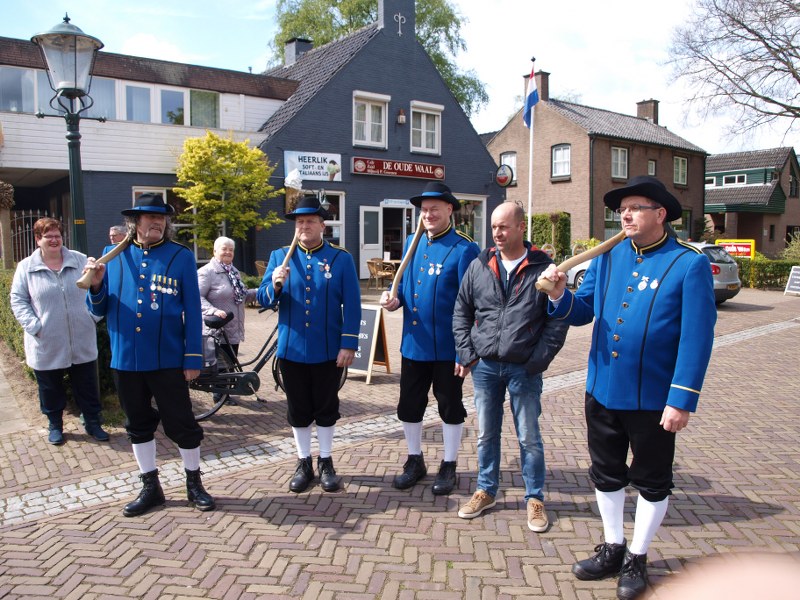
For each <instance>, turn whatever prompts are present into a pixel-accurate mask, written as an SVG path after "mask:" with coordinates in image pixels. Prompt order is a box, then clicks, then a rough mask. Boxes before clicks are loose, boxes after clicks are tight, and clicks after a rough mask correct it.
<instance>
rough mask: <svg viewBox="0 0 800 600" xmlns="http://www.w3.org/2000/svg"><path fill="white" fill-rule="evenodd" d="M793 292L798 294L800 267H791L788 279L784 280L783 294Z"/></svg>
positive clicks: (799, 293) (799, 292)
mask: <svg viewBox="0 0 800 600" xmlns="http://www.w3.org/2000/svg"><path fill="white" fill-rule="evenodd" d="M786 294H793V295H795V296H800V267H797V266H795V267H792V272H791V273H789V281H787V282H786V289H785V290H784V291H783V295H784V296H785V295H786Z"/></svg>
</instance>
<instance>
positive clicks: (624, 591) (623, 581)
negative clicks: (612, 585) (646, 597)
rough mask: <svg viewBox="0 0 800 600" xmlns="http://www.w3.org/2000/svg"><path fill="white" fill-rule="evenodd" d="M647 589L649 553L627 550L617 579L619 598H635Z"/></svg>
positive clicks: (621, 599)
mask: <svg viewBox="0 0 800 600" xmlns="http://www.w3.org/2000/svg"><path fill="white" fill-rule="evenodd" d="M646 590H647V554H631V553H630V552H629V551H626V552H625V560H623V561H622V569H621V570H620V572H619V581H617V598H619V600H634V599H635V598H638V597H639V596H641V595H642V594H644V592H645V591H646Z"/></svg>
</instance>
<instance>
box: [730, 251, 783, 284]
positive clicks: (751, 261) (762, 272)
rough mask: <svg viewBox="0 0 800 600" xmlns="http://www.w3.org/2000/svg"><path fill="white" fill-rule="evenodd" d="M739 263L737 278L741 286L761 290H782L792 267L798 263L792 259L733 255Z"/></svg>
mask: <svg viewBox="0 0 800 600" xmlns="http://www.w3.org/2000/svg"><path fill="white" fill-rule="evenodd" d="M734 260H735V261H736V264H738V265H739V279H741V280H742V286H743V287H750V288H757V289H761V290H774V289H779V290H782V289H784V288H786V282H787V281H789V274H790V273H791V272H792V267H793V266H796V265H797V264H798V262H797V261H792V260H770V259H768V258H740V257H738V256H736V257H734Z"/></svg>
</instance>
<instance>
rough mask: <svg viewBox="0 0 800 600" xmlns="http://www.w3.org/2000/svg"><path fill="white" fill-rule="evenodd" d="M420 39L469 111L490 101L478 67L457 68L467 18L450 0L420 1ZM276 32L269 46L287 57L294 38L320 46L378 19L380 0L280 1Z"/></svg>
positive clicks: (452, 89) (279, 55)
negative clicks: (286, 53)
mask: <svg viewBox="0 0 800 600" xmlns="http://www.w3.org/2000/svg"><path fill="white" fill-rule="evenodd" d="M416 5H417V40H418V41H419V42H420V44H422V47H423V48H425V50H426V52H427V53H428V55H429V56H430V57H431V60H433V63H434V64H435V65H436V68H437V69H438V71H439V73H440V74H441V76H442V78H443V79H444V81H445V83H446V84H447V86H448V87H449V88H450V91H451V92H452V93H453V95H454V96H455V98H456V100H458V103H459V104H460V105H461V107H462V108H463V109H464V112H465V113H467V115H468V116H469V115H472V114H473V113H474V112H476V111H477V110H479V109H480V108H481V107H482V106H484V105H486V104H487V103H488V102H489V95H488V94H487V93H486V89H485V87H484V85H483V83H482V82H481V81H480V80H479V79H478V77H477V75H476V74H475V71H473V70H470V71H463V70H461V69H459V68H458V64H457V60H456V56H457V55H458V52H459V51H462V50H465V49H466V47H467V46H466V43H465V42H464V39H463V38H462V37H461V35H460V33H459V32H460V29H461V26H462V25H463V24H464V22H465V19H464V17H463V16H461V15H460V14H459V13H458V12H457V11H456V9H455V7H454V6H453V5H452V4H450V2H448V0H417V3H416ZM277 16H278V31H277V33H276V34H275V38H274V39H273V40H272V43H271V47H272V50H273V53H274V56H275V59H276V62H280V61H282V60H283V50H284V43H285V42H286V40H289V39H291V38H293V37H301V38H307V39H312V40H314V44H315V45H316V46H322V45H323V44H327V43H328V42H331V41H333V40H335V39H337V38H339V37H342V36H344V35H347V34H350V33H352V32H354V31H356V30H357V29H360V28H361V27H364V26H365V25H369V24H370V23H374V22H375V21H377V19H378V3H377V1H376V0H278V6H277Z"/></svg>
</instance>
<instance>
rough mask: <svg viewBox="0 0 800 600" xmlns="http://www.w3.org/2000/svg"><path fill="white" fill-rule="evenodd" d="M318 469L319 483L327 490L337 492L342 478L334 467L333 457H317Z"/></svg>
mask: <svg viewBox="0 0 800 600" xmlns="http://www.w3.org/2000/svg"><path fill="white" fill-rule="evenodd" d="M317 471H318V472H319V484H320V486H321V487H322V489H323V490H324V491H326V492H335V491H336V490H338V489H339V486H340V484H341V478H340V477H337V476H336V469H334V468H333V459H332V458H331V457H330V456H329V457H328V458H322V457H320V458H318V459H317Z"/></svg>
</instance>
